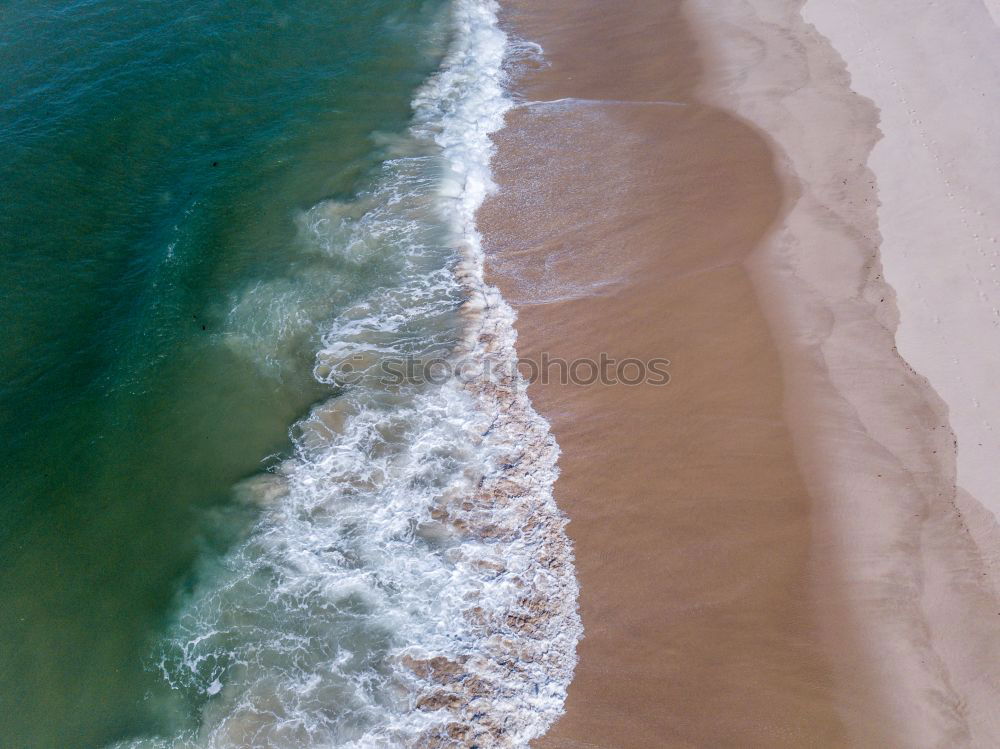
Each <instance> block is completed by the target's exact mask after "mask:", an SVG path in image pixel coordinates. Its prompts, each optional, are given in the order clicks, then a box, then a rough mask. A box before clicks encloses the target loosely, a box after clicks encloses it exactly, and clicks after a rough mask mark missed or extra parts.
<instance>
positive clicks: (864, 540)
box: [479, 0, 1000, 749]
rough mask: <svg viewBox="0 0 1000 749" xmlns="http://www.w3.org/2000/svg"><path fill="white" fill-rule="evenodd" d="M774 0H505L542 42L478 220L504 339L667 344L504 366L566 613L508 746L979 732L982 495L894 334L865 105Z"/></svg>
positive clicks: (525, 351) (983, 681)
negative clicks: (519, 368) (587, 364)
mask: <svg viewBox="0 0 1000 749" xmlns="http://www.w3.org/2000/svg"><path fill="white" fill-rule="evenodd" d="M801 5H802V3H801V2H796V1H794V0H790V1H787V2H779V1H778V0H751V1H750V2H744V3H739V4H737V5H735V6H727V8H725V9H718V8H715V7H712V5H711V4H710V3H708V2H707V1H706V0H688V2H686V3H684V4H683V7H681V8H679V7H678V6H673V7H650V6H649V5H648V4H644V3H641V2H631V3H626V4H624V5H618V6H616V8H615V10H614V12H611V11H608V10H607V9H606V8H604V7H602V5H601V4H600V3H599V2H596V1H595V0H561V2H559V3H557V4H556V5H555V6H548V7H546V8H537V7H532V6H531V4H529V3H526V2H524V0H510V2H507V3H505V4H504V16H503V21H504V23H505V25H506V26H507V27H508V28H510V29H513V32H514V36H515V37H517V38H521V39H527V40H530V41H532V42H538V43H540V44H541V46H542V48H543V49H544V50H545V58H546V64H547V67H542V68H538V69H529V70H527V71H524V72H523V74H522V75H521V77H520V79H519V83H518V93H519V94H521V95H522V96H523V97H524V99H525V100H526V102H527V103H534V102H537V103H538V104H535V105H534V106H521V107H518V108H515V109H514V110H512V111H511V112H510V113H509V115H508V118H507V127H506V128H505V129H504V130H502V131H500V132H499V133H498V134H497V135H495V136H494V138H495V140H496V142H497V144H498V149H499V153H498V156H497V157H496V159H495V161H494V173H495V179H496V181H497V182H498V184H500V186H501V191H500V193H499V194H498V195H495V196H493V197H491V198H490V199H489V200H488V201H487V203H486V205H485V206H484V208H483V209H481V211H480V214H479V225H480V229H481V231H482V233H483V235H484V247H485V251H486V256H487V258H486V260H487V279H488V281H490V282H492V283H495V284H497V285H498V286H499V288H500V289H501V291H502V293H503V295H504V298H505V299H507V300H508V301H509V302H510V303H511V305H512V306H513V307H514V308H515V309H516V310H517V313H518V322H517V328H518V333H519V339H518V351H519V354H520V355H521V356H522V357H528V358H531V357H537V356H539V355H540V354H541V353H542V352H546V353H549V354H550V355H553V356H560V357H562V358H565V359H573V358H578V357H587V356H589V357H595V358H596V357H597V356H598V355H599V353H601V352H606V353H609V354H611V355H615V356H618V357H620V358H624V357H639V358H643V357H646V358H653V357H665V358H667V359H670V360H671V362H672V365H671V376H672V381H671V383H670V385H669V386H667V387H664V388H660V389H656V388H651V387H646V386H643V387H638V388H617V389H616V388H605V387H590V388H587V387H574V386H572V385H559V384H549V385H540V384H533V385H532V386H531V388H530V395H531V400H532V402H533V404H534V405H535V408H536V410H538V411H539V413H541V414H542V415H543V416H544V417H545V418H547V419H548V420H549V421H550V422H551V424H552V428H553V432H554V434H555V435H556V438H557V439H558V441H559V444H560V445H561V448H562V457H561V458H560V469H561V477H560V478H559V479H558V481H557V483H556V500H557V502H558V504H559V506H560V508H561V509H562V510H563V511H564V512H566V513H567V514H568V515H569V517H570V520H571V523H570V525H569V528H568V531H569V535H570V537H571V538H572V540H573V542H574V544H575V550H576V558H577V569H578V577H579V582H580V588H581V596H580V608H581V614H582V617H583V624H584V640H583V641H582V642H581V644H580V646H579V649H578V655H579V663H578V666H577V672H576V677H575V679H574V681H573V682H572V683H571V685H570V688H569V699H568V701H567V704H566V713H565V715H564V716H563V717H562V718H561V719H560V721H559V722H558V723H557V724H556V725H555V726H554V728H553V729H552V730H551V731H550V732H549V733H548V734H547V735H546V737H545V738H543V739H541V740H539V741H536V742H534V744H533V745H534V746H537V747H552V748H554V749H555V748H560V749H562V748H565V749H573V748H577V747H617V746H622V747H626V746H645V745H669V746H709V745H710V746H720V745H733V744H742V745H747V744H750V745H768V746H802V745H805V744H806V743H810V744H817V745H852V746H879V745H882V746H884V745H893V744H897V745H898V744H899V743H903V744H905V745H913V746H931V745H938V744H940V743H942V742H944V743H945V744H948V745H959V744H966V743H969V742H976V743H978V744H979V745H982V742H986V743H989V742H990V741H992V740H995V739H996V737H997V736H998V735H1000V734H998V733H997V730H998V729H997V726H995V725H993V722H994V721H993V719H991V718H990V717H989V710H988V706H989V705H990V704H995V700H996V697H997V696H998V688H997V684H998V683H1000V680H998V679H997V678H996V674H995V673H994V674H986V673H982V666H981V665H980V667H979V671H978V672H977V670H976V666H975V658H977V657H978V658H979V659H982V658H983V657H988V656H987V655H986V654H987V653H995V652H996V647H997V643H998V642H1000V636H998V635H1000V632H998V629H997V627H998V625H997V623H996V622H995V621H994V620H995V619H996V618H997V617H996V612H997V611H998V610H1000V609H998V608H997V601H996V596H995V594H994V593H993V588H992V584H991V579H990V577H989V575H988V570H987V565H986V564H985V561H986V560H984V557H983V554H982V552H981V551H980V549H979V547H977V546H976V540H975V538H973V536H974V535H975V532H974V531H972V530H971V529H970V523H971V524H973V525H975V524H977V523H978V524H979V525H984V524H987V525H988V523H986V521H987V520H992V518H991V517H989V516H988V513H987V512H986V511H985V510H982V513H983V517H981V518H978V519H972V520H970V519H969V518H968V515H969V513H968V512H967V513H966V515H965V516H963V515H962V512H961V511H960V510H959V508H958V506H956V504H955V502H956V501H957V500H956V494H955V488H954V486H955V483H954V476H955V455H954V448H953V444H952V443H953V440H954V437H953V435H952V432H951V429H950V428H949V427H948V421H947V408H946V407H945V405H944V404H943V402H942V401H941V400H940V399H939V398H938V397H937V395H936V394H935V393H934V391H933V390H932V389H931V388H930V386H929V385H928V384H927V382H926V381H925V380H924V379H923V378H922V377H921V376H920V375H918V374H916V373H915V372H913V370H912V369H910V368H909V366H908V364H907V363H906V362H905V361H904V360H903V359H902V358H901V357H900V356H899V355H898V353H897V352H896V349H895V344H894V340H893V333H894V331H895V329H896V326H897V323H898V315H897V313H896V309H895V294H894V292H893V290H892V288H891V287H889V286H888V285H887V284H886V282H885V280H884V279H883V278H882V273H881V267H880V264H879V254H878V247H879V243H880V239H881V238H880V236H879V234H878V231H879V228H878V216H877V213H876V210H877V205H878V197H877V195H878V192H877V189H876V187H877V185H876V183H875V180H874V176H873V175H872V173H871V172H870V171H869V170H868V168H867V166H866V163H867V161H868V157H869V153H870V152H871V149H872V147H873V146H874V144H875V143H876V141H877V140H878V138H879V131H878V125H877V122H878V111H877V110H876V109H875V108H874V107H873V106H872V105H871V103H870V102H868V101H867V100H865V99H863V98H862V97H860V96H858V95H857V94H855V93H854V92H853V91H852V90H851V83H850V78H849V76H848V75H847V73H846V70H845V66H844V63H843V61H842V60H841V58H840V56H839V54H838V53H837V51H836V50H834V49H833V47H832V46H830V44H829V42H828V41H827V40H826V39H825V38H824V37H821V36H819V34H817V33H816V32H815V30H814V29H813V28H812V27H811V26H809V25H808V24H806V23H805V22H804V21H803V20H802V18H801V15H800V8H801ZM817 247H821V248H823V251H822V252H818V251H816V248H817ZM994 524H995V521H994ZM955 612H960V616H959V617H957V618H958V619H960V620H961V621H959V622H957V623H956V622H953V621H951V620H952V619H954V618H956V615H955ZM994 662H996V661H994ZM970 706H971V707H970ZM970 710H971V714H970Z"/></svg>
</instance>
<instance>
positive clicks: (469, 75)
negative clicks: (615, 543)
mask: <svg viewBox="0 0 1000 749" xmlns="http://www.w3.org/2000/svg"><path fill="white" fill-rule="evenodd" d="M496 10H497V9H496V7H495V5H494V4H493V3H492V2H489V0H454V1H453V2H446V1H445V0H425V1H423V0H422V1H420V2H417V1H411V0H367V1H365V0H359V1H358V2H351V3H343V2H341V3H336V2H320V1H319V0H291V1H288V2H281V3H278V2H263V1H259V0H253V1H248V2H243V3H226V2H222V1H221V0H205V2H202V3H198V4H192V3H180V2H175V1H173V0H159V1H158V2H148V1H141V2H135V1H133V2H123V1H122V0H80V1H77V2H72V1H70V0H31V2H27V1H26V0H11V1H10V2H7V3H5V4H4V5H3V7H0V87H2V90H3V92H4V96H3V97H2V98H0V153H2V155H3V158H2V159H0V190H2V205H3V210H2V211H0V251H2V255H0V258H2V259H0V264H2V265H0V322H2V323H3V330H4V335H3V336H2V338H0V436H2V440H3V450H2V451H0V456H2V457H0V460H2V461H3V463H2V473H3V477H4V481H3V488H2V495H0V746H3V747H31V748H35V747H39V748H44V747H54V748H55V747H58V748H59V749H75V748H77V747H80V748H83V747H87V748H90V747H112V746H113V747H117V748H118V749H123V748H124V747H130V748H133V749H152V747H162V748H166V747H170V748H172V749H173V748H177V749H179V748H180V747H185V748H188V747H190V748H194V747H219V748H221V747H341V746H343V747H396V746H416V745H419V746H424V747H434V746H442V747H444V746H455V747H459V746H461V747H468V746H479V747H481V748H483V749H485V747H494V746H495V747H506V746H511V747H514V746H526V745H527V742H528V741H529V740H530V739H531V738H533V737H535V736H538V735H540V734H541V733H543V732H544V731H545V729H546V728H547V727H548V726H549V725H550V724H551V723H552V721H553V720H554V719H555V718H556V717H557V716H558V715H559V714H560V712H561V710H562V704H563V700H564V698H565V690H566V687H567V685H568V682H569V680H570V678H571V676H572V670H573V666H574V664H575V646H576V642H577V640H578V639H579V637H580V624H579V618H578V616H577V612H576V592H577V588H576V580H575V576H574V572H573V564H572V553H571V549H570V546H569V542H568V540H567V538H566V535H565V532H564V525H565V520H564V518H563V516H562V515H561V513H560V512H559V510H558V509H557V508H556V506H555V504H554V502H553V499H552V491H551V490H552V483H553V482H554V480H555V478H556V475H557V469H556V459H557V456H558V447H557V445H556V444H555V442H554V440H553V439H552V437H551V435H550V434H549V430H548V425H547V423H546V422H545V421H544V420H543V419H542V418H541V417H539V416H538V415H537V414H536V413H535V412H534V411H533V409H532V408H531V406H530V403H529V402H528V400H527V395H526V390H525V383H524V381H523V380H522V379H521V378H520V377H519V376H518V375H517V373H516V369H515V368H514V366H513V363H514V362H515V359H516V353H515V350H514V341H515V335H514V329H513V320H514V316H513V312H512V311H511V309H510V307H509V306H508V305H507V304H506V302H505V301H504V300H503V299H502V298H501V297H500V295H499V294H498V292H497V291H496V289H494V288H493V287H491V286H490V285H488V284H487V283H486V282H485V281H484V279H483V267H482V254H481V251H480V245H479V236H478V233H477V232H476V229H475V223H474V217H475V212H476V209H477V208H478V206H479V205H480V204H481V202H482V201H483V199H484V198H485V197H486V195H487V194H488V192H489V191H490V189H492V182H491V179H490V174H489V160H490V156H491V153H492V144H491V141H490V139H489V134H490V133H491V132H492V131H495V130H496V129H498V128H499V127H501V125H502V121H503V115H504V113H505V112H506V111H507V109H508V108H509V107H510V106H512V105H513V102H512V101H511V98H510V96H509V94H508V93H507V91H506V89H505V82H506V80H507V73H508V71H509V70H510V66H511V65H512V64H514V63H516V61H517V60H518V59H520V58H523V57H524V56H530V55H534V54H537V50H535V49H534V48H532V47H531V45H528V44H524V43H516V42H515V41H512V40H509V39H507V37H506V36H505V35H504V33H503V32H502V31H501V30H500V29H499V27H498V24H497V19H496ZM512 61H513V62H512ZM429 363H433V364H434V365H435V366H436V369H433V368H429ZM487 365H489V366H487ZM432 369H433V371H434V372H436V374H434V375H433V376H431V375H428V373H429V372H431V371H432Z"/></svg>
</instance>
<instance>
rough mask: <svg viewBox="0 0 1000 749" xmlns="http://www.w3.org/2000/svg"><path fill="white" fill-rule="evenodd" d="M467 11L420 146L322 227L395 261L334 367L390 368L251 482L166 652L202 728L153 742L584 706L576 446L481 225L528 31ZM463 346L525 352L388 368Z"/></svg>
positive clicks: (417, 725)
mask: <svg viewBox="0 0 1000 749" xmlns="http://www.w3.org/2000/svg"><path fill="white" fill-rule="evenodd" d="M452 22H453V24H454V31H455V33H454V36H453V39H454V41H453V45H452V48H451V50H450V52H449V53H448V55H447V57H446V59H445V61H444V63H443V65H442V67H441V69H440V70H439V71H438V72H437V73H436V74H435V75H434V76H433V77H432V78H431V79H430V80H429V81H428V82H427V83H426V84H425V85H424V86H423V87H422V88H421V90H420V91H419V92H418V93H417V95H416V97H415V99H414V118H413V124H412V127H411V130H410V133H409V136H408V137H409V138H410V139H411V141H412V142H413V144H414V145H413V146H412V147H410V146H407V145H404V144H402V143H400V142H394V144H393V149H392V153H393V157H392V158H390V159H389V160H387V161H386V163H385V164H384V166H383V169H382V173H381V175H380V178H379V179H378V181H377V183H376V184H375V185H374V186H373V187H372V189H371V190H370V191H369V192H368V193H367V194H365V195H362V196H360V197H359V198H358V201H357V202H356V203H342V202H333V201H327V202H325V203H323V204H320V205H318V206H316V207H314V208H313V209H311V210H310V211H308V212H307V213H306V214H304V216H303V218H302V220H301V226H302V227H303V231H304V232H306V233H307V234H309V235H310V236H311V237H312V241H313V242H314V243H315V245H316V246H317V248H319V250H320V251H321V252H324V253H327V254H329V255H331V256H337V257H338V258H339V259H340V260H342V261H344V262H350V263H355V264H357V265H358V267H359V268H361V269H362V270H363V269H364V268H365V266H366V264H372V263H376V262H377V264H378V266H377V267H378V272H379V274H380V275H379V279H380V283H379V284H378V285H377V286H375V287H374V288H372V289H369V290H368V291H367V292H366V293H364V294H362V295H360V296H357V297H356V298H353V299H352V300H351V301H350V302H348V303H345V304H344V305H342V307H341V308H340V311H339V313H338V314H336V315H335V316H334V318H333V319H331V320H329V321H327V323H325V333H324V335H323V336H322V345H321V349H320V351H319V353H318V355H317V357H316V364H315V369H314V374H315V376H316V378H317V379H318V380H320V381H321V382H329V383H330V384H331V385H336V384H337V380H336V372H337V370H338V368H339V367H341V366H342V364H343V363H344V362H345V361H347V360H350V361H352V362H354V363H357V364H358V368H359V369H361V370H363V371H365V372H366V373H370V375H371V376H366V377H365V378H363V379H362V380H361V381H359V382H357V383H355V384H353V385H350V386H347V387H345V388H338V390H337V391H336V395H335V397H333V398H332V399H331V400H329V401H328V402H326V403H321V404H319V405H317V406H316V407H314V408H313V409H312V411H311V412H310V414H309V415H308V416H307V417H306V418H304V419H303V420H302V421H301V422H299V423H298V424H296V425H295V427H294V428H293V430H292V438H293V443H294V454H293V455H292V456H291V457H289V458H288V459H287V460H285V461H283V462H282V463H281V465H280V467H279V468H278V469H277V470H276V471H275V472H274V473H273V474H271V475H269V476H268V477H265V478H256V479H251V480H248V481H246V482H243V483H242V484H241V486H240V487H239V495H240V496H241V497H242V498H244V500H245V501H246V502H247V503H248V504H249V505H252V506H255V507H258V508H259V512H260V516H259V518H258V520H257V522H256V524H255V525H254V527H253V530H252V532H250V533H249V535H248V536H247V538H246V539H245V541H244V542H243V543H241V544H239V545H238V546H237V547H236V548H235V549H234V550H233V551H231V552H230V553H229V554H228V555H227V556H226V557H224V558H223V559H221V560H215V561H214V562H213V561H211V560H206V561H205V566H204V568H203V569H202V570H201V574H200V583H199V585H198V586H197V587H196V588H195V590H194V591H193V592H191V593H190V595H189V596H188V597H187V599H186V600H185V601H184V603H183V605H182V606H181V607H180V610H179V613H178V616H177V619H176V622H175V625H174V627H173V629H172V632H171V636H170V638H169V640H168V641H167V642H166V643H165V644H164V647H163V648H162V650H161V652H160V655H159V659H158V666H159V668H160V669H161V670H162V673H163V675H164V678H165V679H167V680H168V681H169V683H170V684H171V685H172V686H174V687H175V688H176V689H177V692H178V694H182V695H184V696H185V698H186V699H188V700H189V701H191V702H192V703H193V704H195V705H197V706H199V710H200V714H201V723H200V725H198V726H197V727H195V728H192V729H190V730H189V731H187V732H186V733H182V734H181V735H179V736H178V737H176V738H174V739H172V740H169V741H166V740H156V741H152V742H147V743H146V744H142V743H141V742H140V743H134V744H132V745H131V746H134V747H139V746H148V747H153V746H157V747H166V746H170V747H171V748H172V749H180V748H181V747H199V748H204V747H211V748H218V749H223V748H228V747H245V746H254V747H313V746H315V747H320V746H322V747H329V746H341V747H358V748H361V747H397V746H421V747H467V746H470V745H477V746H479V747H482V748H483V749H486V748H487V747H523V746H527V744H528V742H529V741H530V740H531V739H533V738H535V737H537V736H540V735H541V734H542V733H544V731H545V730H546V729H547V728H548V727H549V725H551V723H552V722H553V721H554V720H555V719H556V717H558V715H559V714H560V713H561V711H562V708H563V702H564V700H565V695H566V688H567V686H568V684H569V681H570V679H571V677H572V671H573V668H574V665H575V648H576V643H577V641H578V640H579V638H580V635H581V627H580V621H579V617H578V615H577V610H576V597H577V583H576V579H575V576H574V571H573V560H572V552H571V548H570V544H569V541H568V539H567V537H566V534H565V531H564V526H565V518H564V517H563V516H562V514H561V513H560V512H559V510H558V509H557V508H556V506H555V503H554V501H553V498H552V485H553V482H554V481H555V478H556V476H557V469H556V459H557V457H558V447H557V445H556V443H555V441H554V439H553V438H552V436H551V434H550V432H549V427H548V424H547V423H546V422H545V420H544V419H542V418H541V417H540V416H539V415H538V414H537V413H535V411H534V410H533V409H532V407H531V404H530V403H529V401H528V398H527V393H526V385H525V383H524V382H523V380H521V379H520V377H519V376H518V375H517V374H516V367H514V366H513V364H514V362H515V361H516V352H515V337H516V336H515V332H514V327H513V322H514V312H513V310H512V309H511V308H510V306H509V305H508V304H507V303H506V302H505V301H504V300H503V298H502V297H501V296H500V294H499V292H498V291H497V289H496V288H494V287H492V286H490V285H488V284H487V283H486V282H485V280H484V276H483V256H482V250H481V242H480V237H479V234H478V232H477V230H476V227H475V213H476V210H477V209H478V208H479V206H480V205H481V204H482V201H483V200H484V199H485V197H486V195H487V194H488V193H489V191H490V190H492V189H493V181H492V178H491V175H490V159H491V156H492V149H493V145H492V142H491V140H490V138H489V134H490V133H491V132H493V131H494V130H496V129H498V128H500V127H501V126H502V124H503V118H504V115H505V113H506V111H507V110H508V109H509V107H510V106H511V102H510V99H509V97H508V96H507V95H506V94H505V91H504V88H503V68H502V65H503V63H504V55H505V51H506V49H507V46H506V37H505V35H504V34H503V33H502V32H501V31H500V29H499V28H498V26H497V19H496V5H495V3H493V2H489V1H484V0H457V1H456V2H455V4H454V10H453V18H452ZM432 144H433V146H434V148H430V147H429V146H430V145H432ZM435 151H436V155H434V156H431V155H430V154H432V153H434V152H435ZM442 227H444V228H442ZM252 307H253V305H245V306H244V307H240V306H239V305H237V306H236V307H234V310H237V309H244V308H245V309H247V310H250V309H251V308H252ZM241 314H242V313H241ZM247 314H248V315H249V312H248V313H247ZM286 316H287V314H286ZM442 350H444V351H446V352H447V353H448V355H449V356H451V357H456V358H457V357H466V358H469V357H471V358H480V359H483V358H485V357H487V356H489V357H491V358H493V359H494V360H496V359H499V360H502V361H505V362H507V363H508V364H509V365H510V366H508V367H501V368H491V369H488V370H484V374H483V376H482V377H481V378H480V379H476V380H473V381H471V382H467V381H459V380H458V379H449V380H447V381H446V382H444V383H441V384H433V383H418V382H405V381H404V382H402V383H395V384H393V385H392V386H390V385H387V384H386V383H385V382H384V381H383V380H382V379H380V378H379V377H378V376H377V373H378V372H379V366H380V364H381V363H384V362H385V361H387V359H388V358H389V357H400V356H422V355H427V354H429V353H431V352H435V351H442ZM485 373H490V374H489V375H487V374H485Z"/></svg>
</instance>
